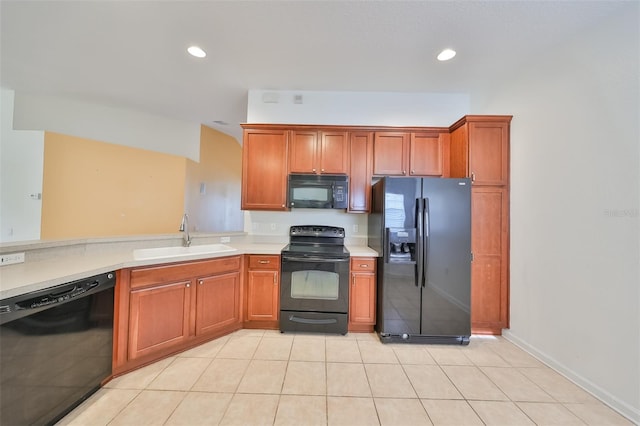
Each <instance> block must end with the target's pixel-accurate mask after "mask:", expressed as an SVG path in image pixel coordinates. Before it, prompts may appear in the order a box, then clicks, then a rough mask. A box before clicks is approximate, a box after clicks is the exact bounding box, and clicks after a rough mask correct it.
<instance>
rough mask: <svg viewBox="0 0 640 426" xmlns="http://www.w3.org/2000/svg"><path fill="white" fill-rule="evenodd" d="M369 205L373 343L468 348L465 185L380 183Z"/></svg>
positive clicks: (468, 243) (422, 180)
mask: <svg viewBox="0 0 640 426" xmlns="http://www.w3.org/2000/svg"><path fill="white" fill-rule="evenodd" d="M371 202H372V209H371V214H370V215H369V218H368V219H369V220H368V244H369V247H371V248H372V249H374V250H376V251H377V252H378V253H379V254H380V257H378V265H377V267H378V282H377V296H378V298H377V323H376V331H377V332H378V334H379V336H380V340H381V341H382V342H407V343H451V344H462V345H467V344H469V336H470V334H471V316H470V310H471V306H470V305H471V303H470V302H471V181H470V180H469V179H445V178H405V177H384V178H382V179H381V180H379V181H378V182H377V183H375V184H374V185H373V190H372V199H371Z"/></svg>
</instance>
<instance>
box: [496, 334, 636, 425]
mask: <svg viewBox="0 0 640 426" xmlns="http://www.w3.org/2000/svg"><path fill="white" fill-rule="evenodd" d="M502 336H503V337H504V338H505V339H507V340H509V341H510V342H511V343H513V344H514V345H516V346H518V347H520V348H521V349H522V350H524V351H526V352H528V353H529V354H531V355H533V356H534V357H536V358H537V359H538V360H539V361H540V362H542V363H544V364H546V365H547V366H548V367H549V368H551V369H553V370H555V371H557V372H558V373H560V374H562V375H563V376H564V377H566V378H567V379H568V380H570V381H571V382H573V383H575V384H576V385H578V386H580V387H581V388H582V389H584V390H585V391H587V392H589V393H590V394H592V395H593V396H595V397H596V398H598V399H599V400H601V401H602V402H604V403H605V404H607V405H608V406H609V407H611V408H612V409H613V410H615V411H617V412H618V413H620V414H621V415H622V416H624V417H626V418H627V419H629V420H630V421H632V422H634V423H635V424H640V409H638V408H635V407H632V406H631V405H629V404H627V403H626V402H624V401H621V400H620V399H618V398H617V397H615V396H614V395H612V394H611V393H609V392H607V391H606V390H604V389H602V388H601V387H600V386H598V385H596V384H595V383H593V382H591V381H590V380H588V379H586V378H584V377H582V376H581V375H579V374H578V373H576V372H575V371H573V370H572V369H571V368H569V367H567V366H566V365H564V364H562V363H560V362H558V361H556V360H555V359H554V358H552V357H550V356H549V355H547V354H546V353H544V352H542V351H540V350H538V349H536V348H535V347H533V346H531V345H530V344H528V343H527V342H526V341H524V340H522V339H521V338H519V337H518V336H517V335H515V334H514V333H513V332H512V331H511V330H508V329H504V330H502Z"/></svg>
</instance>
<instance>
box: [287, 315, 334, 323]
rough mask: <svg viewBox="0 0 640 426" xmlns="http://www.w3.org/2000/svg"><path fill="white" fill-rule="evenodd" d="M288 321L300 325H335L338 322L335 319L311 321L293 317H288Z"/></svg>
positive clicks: (310, 319)
mask: <svg viewBox="0 0 640 426" xmlns="http://www.w3.org/2000/svg"><path fill="white" fill-rule="evenodd" d="M289 321H291V322H299V323H302V324H335V323H337V322H338V320H337V319H335V318H326V319H312V318H300V317H297V316H295V315H289Z"/></svg>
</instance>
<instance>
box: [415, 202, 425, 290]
mask: <svg viewBox="0 0 640 426" xmlns="http://www.w3.org/2000/svg"><path fill="white" fill-rule="evenodd" d="M423 206H424V204H423V203H422V198H418V199H416V231H417V234H418V235H416V269H415V271H416V276H415V284H416V287H420V285H422V277H423V276H424V271H423V269H422V268H423V263H422V253H423V247H422V235H423V234H424V219H423V218H424V209H423Z"/></svg>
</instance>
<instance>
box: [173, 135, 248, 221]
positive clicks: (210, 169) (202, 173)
mask: <svg viewBox="0 0 640 426" xmlns="http://www.w3.org/2000/svg"><path fill="white" fill-rule="evenodd" d="M241 179H242V147H241V146H240V144H239V143H238V142H237V141H236V140H235V139H234V138H233V137H231V136H228V135H226V134H224V133H222V132H219V131H217V130H214V129H212V128H210V127H207V126H201V128H200V163H196V162H194V161H191V160H187V173H186V187H185V206H186V212H187V213H188V214H189V219H190V220H189V224H190V229H191V230H192V231H198V232H225V231H242V230H243V227H244V219H243V217H244V214H243V212H242V211H241V210H240V196H241ZM201 189H202V190H201Z"/></svg>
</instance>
